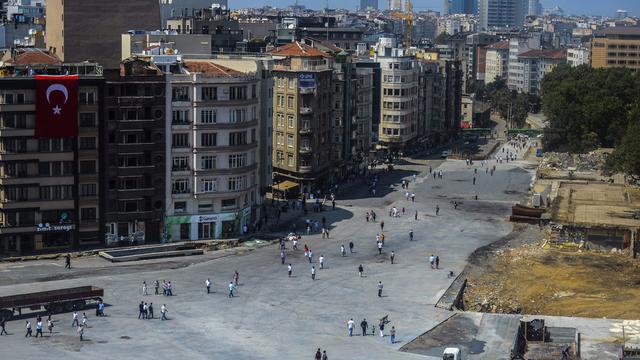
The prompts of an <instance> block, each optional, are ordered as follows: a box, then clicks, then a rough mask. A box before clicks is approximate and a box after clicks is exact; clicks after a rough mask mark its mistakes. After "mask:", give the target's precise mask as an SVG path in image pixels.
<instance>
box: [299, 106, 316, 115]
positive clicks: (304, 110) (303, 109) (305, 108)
mask: <svg viewBox="0 0 640 360" xmlns="http://www.w3.org/2000/svg"><path fill="white" fill-rule="evenodd" d="M312 112H313V109H312V108H311V107H309V106H302V107H300V114H301V115H308V114H311V113H312Z"/></svg>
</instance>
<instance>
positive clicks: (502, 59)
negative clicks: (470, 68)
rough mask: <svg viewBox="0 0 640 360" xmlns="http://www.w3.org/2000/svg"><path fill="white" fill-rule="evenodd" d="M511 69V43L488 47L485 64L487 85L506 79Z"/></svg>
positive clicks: (500, 43) (498, 43)
mask: <svg viewBox="0 0 640 360" xmlns="http://www.w3.org/2000/svg"><path fill="white" fill-rule="evenodd" d="M508 68H509V42H508V41H506V40H505V41H500V42H497V43H495V44H491V45H489V46H487V55H486V62H485V80H484V83H485V84H491V83H492V82H494V81H496V80H498V79H506V78H507V72H508Z"/></svg>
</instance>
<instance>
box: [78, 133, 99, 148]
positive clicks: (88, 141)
mask: <svg viewBox="0 0 640 360" xmlns="http://www.w3.org/2000/svg"><path fill="white" fill-rule="evenodd" d="M95 148H96V137H95V136H81V137H80V150H95Z"/></svg>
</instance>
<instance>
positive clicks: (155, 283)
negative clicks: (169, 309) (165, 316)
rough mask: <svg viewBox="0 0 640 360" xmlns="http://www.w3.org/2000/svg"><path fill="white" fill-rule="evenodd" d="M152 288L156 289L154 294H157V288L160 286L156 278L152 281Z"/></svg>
mask: <svg viewBox="0 0 640 360" xmlns="http://www.w3.org/2000/svg"><path fill="white" fill-rule="evenodd" d="M153 288H154V289H155V290H156V291H155V295H158V288H160V282H159V281H158V280H156V281H154V282H153Z"/></svg>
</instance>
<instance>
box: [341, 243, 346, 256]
mask: <svg viewBox="0 0 640 360" xmlns="http://www.w3.org/2000/svg"><path fill="white" fill-rule="evenodd" d="M340 254H342V256H347V251H346V250H345V249H344V245H340Z"/></svg>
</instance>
